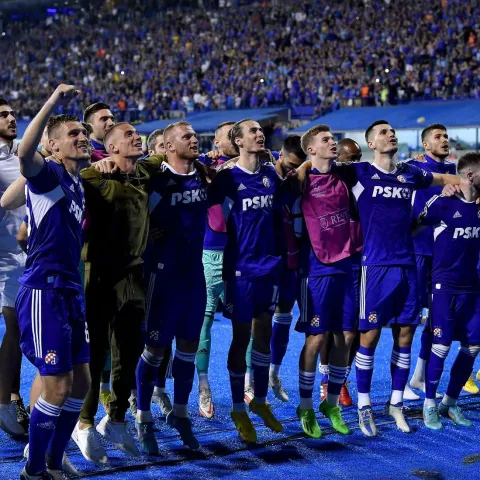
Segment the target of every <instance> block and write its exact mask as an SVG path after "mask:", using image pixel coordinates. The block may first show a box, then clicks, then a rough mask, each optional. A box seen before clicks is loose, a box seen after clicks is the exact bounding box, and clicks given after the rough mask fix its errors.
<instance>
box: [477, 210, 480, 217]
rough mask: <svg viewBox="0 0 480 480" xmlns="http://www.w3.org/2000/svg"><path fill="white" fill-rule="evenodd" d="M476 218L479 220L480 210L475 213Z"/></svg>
mask: <svg viewBox="0 0 480 480" xmlns="http://www.w3.org/2000/svg"><path fill="white" fill-rule="evenodd" d="M477 217H478V218H480V210H479V211H478V212H477Z"/></svg>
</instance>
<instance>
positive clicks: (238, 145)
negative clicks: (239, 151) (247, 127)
mask: <svg viewBox="0 0 480 480" xmlns="http://www.w3.org/2000/svg"><path fill="white" fill-rule="evenodd" d="M242 142H243V139H242V138H241V137H236V138H235V145H237V147H240V146H241V145H242Z"/></svg>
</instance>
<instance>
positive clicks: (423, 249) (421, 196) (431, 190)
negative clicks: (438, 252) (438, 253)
mask: <svg viewBox="0 0 480 480" xmlns="http://www.w3.org/2000/svg"><path fill="white" fill-rule="evenodd" d="M408 163H410V164H411V165H415V166H416V167H419V168H421V169H423V170H426V171H427V172H432V173H450V174H452V175H455V173H456V166H455V164H454V163H453V162H449V161H448V160H445V161H443V162H437V161H435V160H434V159H433V158H431V157H429V156H428V155H425V161H424V162H421V161H418V160H409V161H408ZM441 193H442V187H440V186H435V187H428V188H425V189H423V190H416V191H415V192H414V194H413V196H412V218H416V217H418V215H420V213H422V210H423V208H424V207H425V204H426V203H427V201H428V200H430V199H431V198H432V197H433V196H434V195H440V194H441ZM413 248H414V251H415V253H416V254H417V255H432V252H433V228H432V227H427V228H425V229H424V230H422V231H421V232H420V233H419V234H418V235H416V236H415V237H414V238H413Z"/></svg>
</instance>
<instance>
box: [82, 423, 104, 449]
mask: <svg viewBox="0 0 480 480" xmlns="http://www.w3.org/2000/svg"><path fill="white" fill-rule="evenodd" d="M80 431H81V430H80ZM87 445H88V446H89V450H90V451H93V452H96V451H98V450H102V451H103V450H104V448H103V447H102V444H101V443H100V439H99V438H98V437H97V435H96V434H95V429H94V428H93V427H91V428H89V429H88V430H87Z"/></svg>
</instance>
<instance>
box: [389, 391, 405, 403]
mask: <svg viewBox="0 0 480 480" xmlns="http://www.w3.org/2000/svg"><path fill="white" fill-rule="evenodd" d="M399 403H403V391H402V390H392V394H391V395H390V405H398V404H399Z"/></svg>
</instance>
